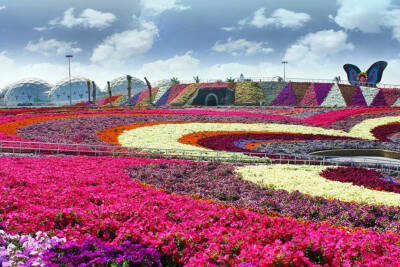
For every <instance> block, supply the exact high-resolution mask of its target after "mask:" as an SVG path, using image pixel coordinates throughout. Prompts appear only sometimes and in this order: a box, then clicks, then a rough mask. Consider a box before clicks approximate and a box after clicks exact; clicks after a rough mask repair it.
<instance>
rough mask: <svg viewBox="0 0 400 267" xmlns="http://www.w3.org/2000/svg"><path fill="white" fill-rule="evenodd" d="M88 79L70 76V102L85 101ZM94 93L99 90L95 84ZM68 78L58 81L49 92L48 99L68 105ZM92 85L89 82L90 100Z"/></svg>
mask: <svg viewBox="0 0 400 267" xmlns="http://www.w3.org/2000/svg"><path fill="white" fill-rule="evenodd" d="M88 80H89V79H87V78H84V77H73V78H71V94H72V104H76V103H80V102H87V101H88V87H87V81H88ZM96 87H97V88H96V93H97V92H99V88H98V86H97V84H96ZM69 90H70V87H69V78H66V79H63V80H61V81H59V82H58V83H57V84H56V85H55V86H54V87H53V88H51V90H50V92H49V101H50V103H52V104H55V105H69V104H70V101H69V97H70V91H69ZM92 94H93V87H92V83H90V97H91V100H92Z"/></svg>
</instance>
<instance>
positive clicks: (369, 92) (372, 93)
mask: <svg viewBox="0 0 400 267" xmlns="http://www.w3.org/2000/svg"><path fill="white" fill-rule="evenodd" d="M360 89H361V92H362V94H363V96H364V99H365V102H367V105H368V106H369V105H371V103H372V101H374V98H375V97H376V95H377V94H378V93H379V89H378V88H374V87H365V86H360Z"/></svg>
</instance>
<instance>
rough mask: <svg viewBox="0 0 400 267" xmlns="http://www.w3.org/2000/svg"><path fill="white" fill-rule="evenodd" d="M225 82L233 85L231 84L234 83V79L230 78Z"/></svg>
mask: <svg viewBox="0 0 400 267" xmlns="http://www.w3.org/2000/svg"><path fill="white" fill-rule="evenodd" d="M226 82H228V83H233V82H235V79H234V78H232V77H229V78H226Z"/></svg>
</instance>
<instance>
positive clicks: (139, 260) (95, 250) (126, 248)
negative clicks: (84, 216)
mask: <svg viewBox="0 0 400 267" xmlns="http://www.w3.org/2000/svg"><path fill="white" fill-rule="evenodd" d="M43 261H44V263H45V264H46V266H65V265H72V266H80V267H89V266H162V264H161V255H160V253H159V252H158V251H157V250H156V249H153V248H145V247H143V246H142V245H140V244H133V243H131V242H130V241H124V242H123V243H122V244H121V245H112V244H107V243H105V242H104V241H102V240H100V239H97V238H94V237H89V238H88V239H86V240H85V241H84V242H83V243H81V244H80V243H77V242H67V243H65V244H62V243H58V244H55V245H54V247H52V248H51V249H49V250H47V251H45V252H44V253H43Z"/></svg>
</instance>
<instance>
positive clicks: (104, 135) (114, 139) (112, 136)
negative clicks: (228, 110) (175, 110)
mask: <svg viewBox="0 0 400 267" xmlns="http://www.w3.org/2000/svg"><path fill="white" fill-rule="evenodd" d="M171 123H173V124H184V123H190V122H188V121H152V122H142V123H135V124H127V125H119V126H117V127H112V128H108V129H105V130H103V131H100V132H98V133H97V137H98V138H99V139H100V140H102V141H104V142H106V143H108V144H112V145H118V146H119V145H121V144H120V143H119V141H118V136H119V135H120V134H122V133H123V132H124V131H128V130H133V129H137V128H141V127H146V126H154V125H161V124H171Z"/></svg>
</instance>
